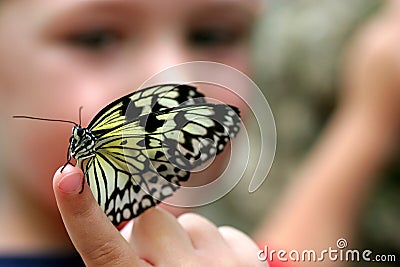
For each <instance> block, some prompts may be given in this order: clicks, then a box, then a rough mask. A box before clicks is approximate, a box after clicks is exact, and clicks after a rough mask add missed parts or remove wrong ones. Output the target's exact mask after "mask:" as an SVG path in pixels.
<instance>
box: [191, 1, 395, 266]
mask: <svg viewBox="0 0 400 267" xmlns="http://www.w3.org/2000/svg"><path fill="white" fill-rule="evenodd" d="M383 4H384V2H383V1H379V0H351V1H336V0H297V1H293V0H270V1H268V4H267V10H266V11H267V12H265V15H263V17H262V18H261V20H260V23H259V25H258V29H257V31H256V33H255V40H254V49H253V51H254V53H253V55H254V62H255V68H254V73H255V76H254V79H255V81H256V83H257V84H258V85H259V87H260V88H261V89H262V90H263V92H264V94H265V96H266V98H267V100H268V102H269V104H270V106H271V109H272V111H273V114H274V117H275V122H276V127H277V137H278V140H277V151H276V156H275V161H274V163H273V166H272V169H271V171H270V173H269V175H268V178H267V180H266V181H265V182H264V184H263V185H262V186H261V188H260V189H259V190H258V191H256V192H255V193H253V194H249V193H248V192H247V187H248V183H249V181H246V180H242V181H241V182H240V183H239V185H238V186H236V188H235V189H234V190H233V191H231V192H230V193H229V194H228V195H226V196H225V197H224V198H222V199H220V200H219V201H217V202H215V203H213V204H211V205H209V206H206V207H202V208H199V210H198V211H199V212H200V213H202V214H204V215H206V216H207V217H209V218H210V219H211V220H213V221H214V222H215V223H217V224H230V225H234V226H235V227H238V228H239V229H241V230H244V231H245V232H248V233H251V232H252V231H253V230H254V228H255V227H256V226H257V224H258V223H259V221H260V220H261V218H262V217H263V216H264V215H265V213H267V216H268V214H269V213H270V211H271V210H273V208H274V205H275V204H276V202H277V201H278V199H279V196H280V194H282V192H283V190H284V188H285V185H287V184H288V182H289V181H290V178H292V177H295V175H294V172H295V171H296V169H297V168H298V167H299V165H300V164H301V163H302V160H303V159H304V158H305V156H306V155H307V152H308V151H309V150H310V149H311V147H312V145H313V143H314V142H315V141H316V139H317V137H318V136H319V134H320V133H321V131H322V130H323V128H324V126H325V124H326V122H327V120H328V119H329V118H330V116H331V114H332V111H333V110H334V109H335V107H336V104H337V100H338V90H339V87H340V81H339V75H340V67H341V63H342V62H341V60H342V55H343V52H344V49H345V47H346V44H348V42H349V40H350V38H351V37H352V36H353V34H354V33H355V32H356V31H357V30H358V29H359V28H360V26H361V25H362V24H363V22H365V21H366V20H367V19H369V18H371V16H373V15H374V14H376V13H377V12H378V11H379V10H380V8H381V7H382V6H383ZM395 158H397V159H398V158H399V157H395ZM398 163H399V162H398V160H394V161H393V162H392V163H388V165H389V166H388V167H386V169H385V170H384V171H383V172H382V173H381V176H382V177H381V178H379V179H378V180H379V183H377V186H376V188H374V192H373V193H372V194H371V195H369V197H368V199H369V200H368V203H367V205H366V206H365V207H364V209H363V211H362V216H361V219H360V220H359V227H358V231H359V232H358V233H356V236H357V239H358V242H357V245H355V244H353V247H357V248H360V249H361V248H363V249H366V248H368V249H371V250H373V251H374V252H381V253H388V252H392V253H394V252H396V253H398V251H399V250H400V230H399V226H400V208H399V203H400V180H399V177H400V167H399V164H398ZM354 265H356V264H355V263H354ZM377 265H379V266H392V265H390V263H386V264H383V265H382V264H377ZM369 266H372V265H369ZM393 266H395V265H393Z"/></svg>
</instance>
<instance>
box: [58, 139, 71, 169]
mask: <svg viewBox="0 0 400 267" xmlns="http://www.w3.org/2000/svg"><path fill="white" fill-rule="evenodd" d="M70 149H71V143H69V145H68V150H67V162H66V163H65V164H64V166H63V167H62V168H61V171H60V172H63V170H64V169H65V167H66V166H67V165H68V164H71V165H72V163H71V158H72V157H71V153H70Z"/></svg>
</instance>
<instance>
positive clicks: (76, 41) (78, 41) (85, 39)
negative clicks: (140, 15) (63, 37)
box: [67, 29, 121, 50]
mask: <svg viewBox="0 0 400 267" xmlns="http://www.w3.org/2000/svg"><path fill="white" fill-rule="evenodd" d="M120 39H121V34H119V33H118V32H116V31H113V30H106V29H95V30H88V31H83V32H80V33H75V34H71V35H70V36H68V37H67V40H68V41H69V42H70V43H71V44H73V45H76V46H78V47H82V48H86V49H89V50H101V49H106V48H108V47H111V46H113V45H114V44H116V43H117V42H118V41H119V40H120Z"/></svg>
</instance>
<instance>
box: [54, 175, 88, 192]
mask: <svg viewBox="0 0 400 267" xmlns="http://www.w3.org/2000/svg"><path fill="white" fill-rule="evenodd" d="M82 179H83V177H82V176H81V175H80V174H79V173H73V174H70V175H67V176H65V177H63V178H62V179H61V180H60V182H59V183H58V188H59V189H60V190H61V191H63V192H64V193H68V194H70V193H74V192H78V191H80V189H81V187H82Z"/></svg>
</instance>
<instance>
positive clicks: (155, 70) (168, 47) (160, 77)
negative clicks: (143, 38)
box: [141, 32, 190, 87]
mask: <svg viewBox="0 0 400 267" xmlns="http://www.w3.org/2000/svg"><path fill="white" fill-rule="evenodd" d="M149 44H150V45H149V46H148V47H147V48H146V52H145V53H143V54H142V56H143V60H141V61H142V62H144V63H143V65H142V66H141V67H142V70H144V71H143V73H146V74H147V77H144V78H145V79H144V81H145V84H144V87H146V86H151V85H155V84H161V83H181V82H182V81H184V80H185V79H186V78H187V73H184V72H182V71H174V70H173V69H172V70H171V71H163V70H165V69H167V68H170V67H172V66H175V65H177V64H182V63H185V62H187V61H190V53H189V51H187V49H186V48H185V46H184V42H183V41H182V40H181V38H179V36H177V34H176V33H174V32H169V33H168V32H164V33H163V34H158V35H157V36H154V38H153V40H152V41H150V42H149Z"/></svg>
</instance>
